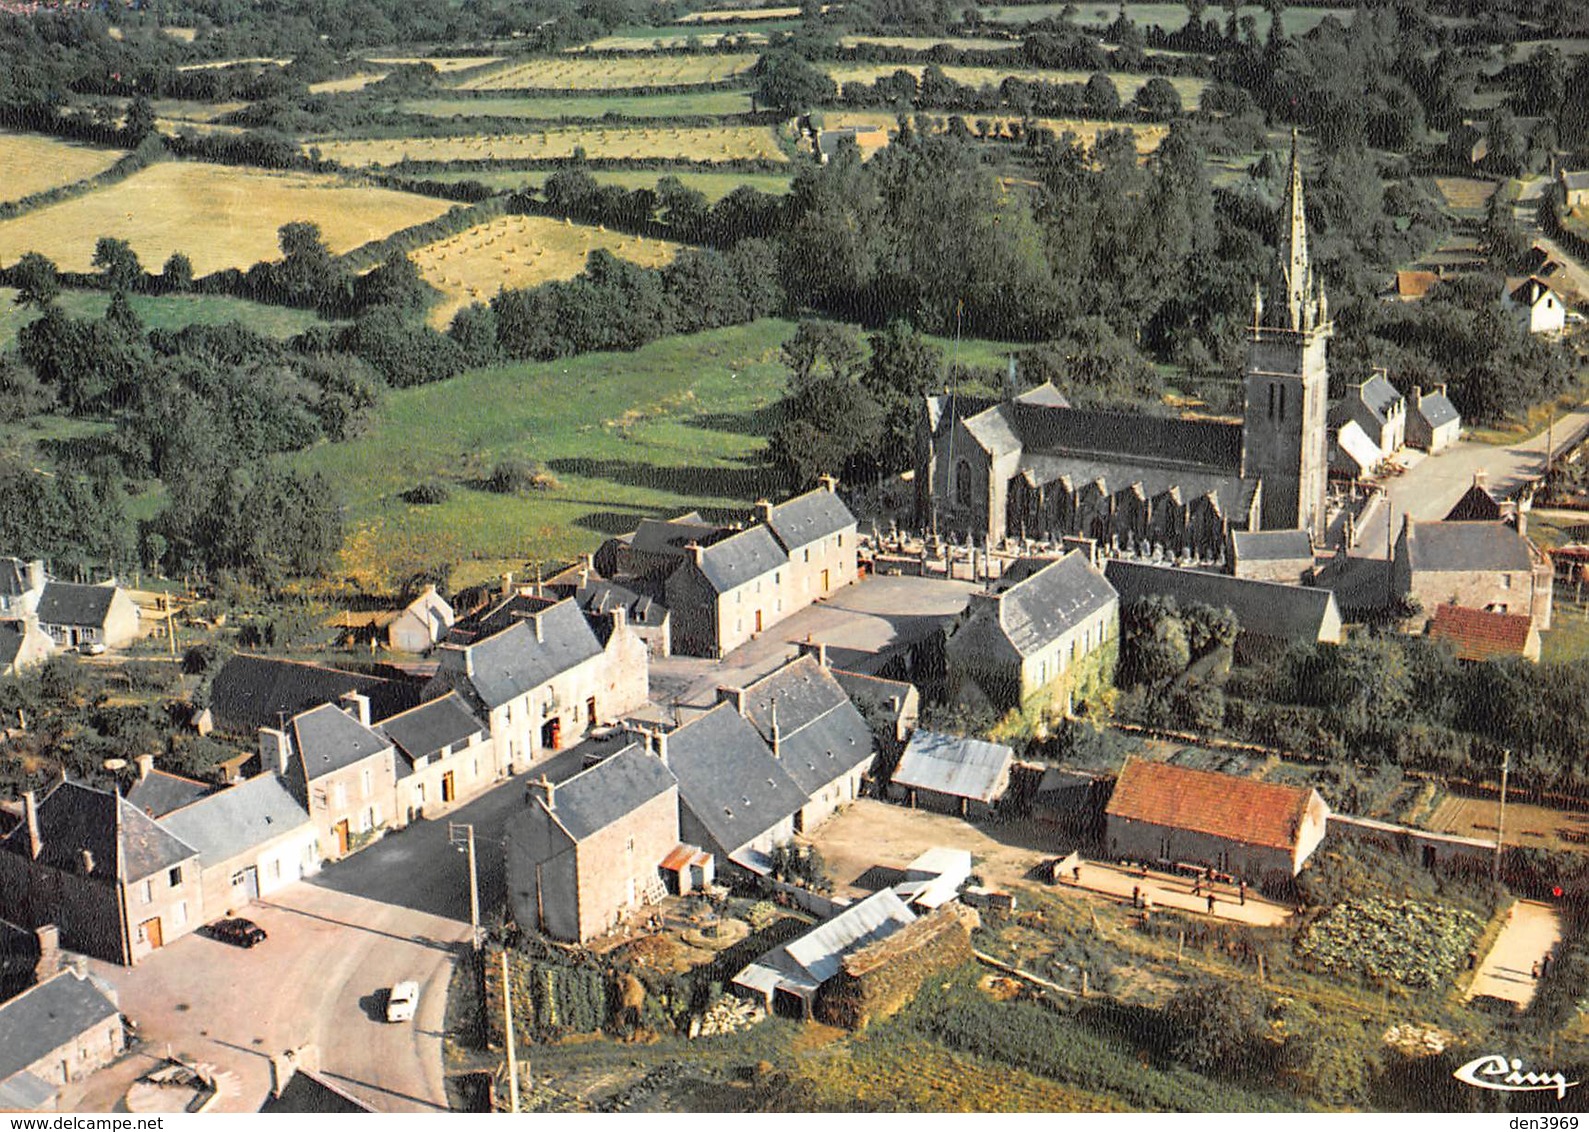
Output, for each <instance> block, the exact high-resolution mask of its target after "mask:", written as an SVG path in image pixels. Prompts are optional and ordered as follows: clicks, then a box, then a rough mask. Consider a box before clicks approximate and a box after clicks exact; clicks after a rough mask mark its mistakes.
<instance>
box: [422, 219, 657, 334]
mask: <svg viewBox="0 0 1589 1132" xmlns="http://www.w3.org/2000/svg"><path fill="white" fill-rule="evenodd" d="M596 248H605V249H607V250H608V251H610V252H612V253H613V254H614V255H617V256H621V257H622V258H624V259H627V260H631V261H633V262H635V263H638V264H641V265H642V266H644V267H660V266H662V265H663V264H665V263H668V262H670V261H671V260H672V259H673V257H674V255H676V254H677V253H678V251H679V245H678V244H674V243H669V242H667V241H665V240H646V239H642V238H641V237H639V236H631V235H627V234H625V233H622V232H608V231H606V230H605V229H602V228H594V227H591V226H590V225H587V224H566V223H563V222H560V221H557V220H551V219H548V218H546V217H540V216H504V217H501V218H499V219H497V220H493V221H491V223H489V224H481V225H478V226H477V227H474V228H469V229H467V230H465V231H463V232H459V233H457V234H456V235H454V236H449V237H448V238H447V239H445V240H440V241H437V242H436V243H434V244H427V245H426V246H425V247H422V248H419V249H417V250H415V251H413V252H411V253H410V254H409V258H410V259H412V260H413V261H414V264H415V266H416V267H418V268H419V272H420V274H421V275H423V276H424V277H425V279H426V281H428V282H429V283H430V284H431V285H432V286H433V287H435V288H436V289H437V290H439V291H440V292H441V293H442V294H443V295H444V296H446V297H445V298H444V299H443V300H442V301H441V302H440V303H439V304H438V305H437V306H436V307H434V308H432V310H431V312H430V320H431V322H432V323H433V324H434V325H436V326H438V327H441V326H446V325H447V323H448V322H449V321H451V319H452V316H453V314H454V313H455V312H456V311H457V310H458V308H459V307H464V306H467V305H469V304H470V303H472V302H489V301H490V299H491V296H492V295H495V294H496V293H497V291H498V290H499V289H500V288H503V287H508V288H516V287H533V286H535V285H536V284H538V283H545V282H547V281H548V280H552V279H571V278H573V277H574V276H575V275H578V274H579V273H580V272H581V271H583V270H584V268H585V259H586V257H587V256H589V255H590V253H591V252H592V251H594V250H595V249H596Z"/></svg>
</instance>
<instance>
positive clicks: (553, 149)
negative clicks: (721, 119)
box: [304, 126, 788, 166]
mask: <svg viewBox="0 0 1589 1132" xmlns="http://www.w3.org/2000/svg"><path fill="white" fill-rule="evenodd" d="M312 147H313V148H316V149H318V150H319V151H320V154H321V156H322V157H324V158H326V159H327V160H329V161H336V162H338V163H340V164H342V165H346V166H381V165H396V164H397V163H399V162H401V161H405V160H408V161H444V162H445V161H524V160H542V159H548V158H557V157H572V156H574V151H575V150H576V149H583V150H584V151H585V155H586V156H587V157H609V158H621V159H627V160H637V159H650V160H656V159H660V160H664V161H736V160H747V159H748V160H759V161H787V160H788V156H787V155H786V154H785V153H784V152H783V150H781V149H779V148H778V138H777V135H776V134H774V133H773V130H772V128H771V127H768V126H678V127H667V126H646V127H635V128H632V129H625V128H623V127H617V126H614V127H608V126H565V127H552V128H549V129H546V130H540V131H536V132H531V133H513V134H477V135H475V136H473V137H410V138H371V139H350V140H347V141H342V140H337V139H326V140H323V141H317V142H314V143H312ZM309 148H311V145H310V144H306V145H305V146H304V149H305V150H306V151H307V150H308V149H309Z"/></svg>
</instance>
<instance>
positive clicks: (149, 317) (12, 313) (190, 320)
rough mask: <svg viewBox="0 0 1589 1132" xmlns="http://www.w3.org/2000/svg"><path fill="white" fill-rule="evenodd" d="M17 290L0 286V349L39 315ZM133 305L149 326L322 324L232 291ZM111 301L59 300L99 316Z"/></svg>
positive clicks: (281, 330) (99, 294)
mask: <svg viewBox="0 0 1589 1132" xmlns="http://www.w3.org/2000/svg"><path fill="white" fill-rule="evenodd" d="M16 296H17V293H16V291H14V290H12V289H11V288H9V287H0V350H3V349H9V348H10V347H11V345H12V344H13V343H15V342H16V337H17V331H19V330H21V329H22V327H23V326H25V325H27V324H28V323H30V322H32V321H33V320H34V319H35V318H37V317H38V315H37V313H36V312H35V311H33V310H31V309H28V308H23V307H19V306H17V305H16V302H15V300H16ZM131 302H132V309H133V311H134V312H135V313H136V314H137V315H138V317H139V318H140V319H142V320H143V323H144V325H145V326H147V327H148V328H149V329H150V330H180V329H181V328H182V327H184V326H193V325H201V326H219V325H221V324H223V323H227V322H241V323H242V324H243V325H244V326H247V327H248V328H249V329H250V330H252V331H254V332H255V333H258V334H265V335H268V336H269V337H271V338H291V337H292V336H293V335H295V334H302V333H303V332H304V331H305V330H308V329H309V328H310V327H311V326H318V325H320V319H319V317H318V316H316V315H315V313H314V312H313V311H306V310H298V309H297V308H295V307H276V306H269V305H267V304H265V303H251V302H249V301H248V300H247V299H234V298H232V297H231V296H229V295H133V296H132V297H131ZM109 303H110V295H109V293H108V292H105V291H62V292H61V296H60V298H58V299H56V300H55V305H56V306H58V307H60V308H61V309H62V310H63V311H65V312H66V313H67V314H69V315H71V316H73V317H74V318H99V317H100V316H101V315H103V314H104V313H105V307H106V306H107V305H108V304H109Z"/></svg>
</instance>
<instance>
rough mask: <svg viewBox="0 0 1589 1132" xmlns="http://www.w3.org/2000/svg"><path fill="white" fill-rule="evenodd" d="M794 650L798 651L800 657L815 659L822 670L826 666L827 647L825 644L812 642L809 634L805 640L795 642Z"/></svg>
mask: <svg viewBox="0 0 1589 1132" xmlns="http://www.w3.org/2000/svg"><path fill="white" fill-rule="evenodd" d="M795 648H796V649H798V650H799V652H800V655H801V656H809V657H815V658H816V662H817V663H818V664H820V665H821V666H822V667H823V668H826V667H827V666H828V646H827V643H826V642H824V641H813V640H812V639H811V634H809V633H807V634H806V639H805V640H803V641H796V642H795Z"/></svg>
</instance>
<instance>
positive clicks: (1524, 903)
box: [1467, 900, 1561, 1006]
mask: <svg viewBox="0 0 1589 1132" xmlns="http://www.w3.org/2000/svg"><path fill="white" fill-rule="evenodd" d="M1560 942H1561V923H1560V921H1559V920H1558V919H1557V916H1556V910H1555V909H1554V908H1552V907H1551V906H1550V905H1548V904H1541V903H1538V902H1537V901H1534V900H1519V901H1518V902H1517V903H1516V904H1513V905H1512V911H1511V914H1510V915H1509V916H1508V917H1507V920H1506V926H1505V927H1504V928H1502V929H1501V934H1500V935H1499V936H1497V937H1496V940H1495V946H1493V947H1491V948H1490V953H1489V954H1488V955H1486V956H1485V957H1484V962H1483V964H1481V965H1480V967H1479V973H1478V974H1477V975H1476V976H1475V977H1474V979H1473V985H1472V986H1470V987H1469V988H1468V995H1467V996H1468V997H1469V998H1473V997H1474V996H1475V995H1481V994H1485V995H1490V996H1492V997H1494V998H1504V999H1506V1000H1507V1001H1508V1002H1515V1003H1517V1005H1519V1006H1527V1005H1528V1004H1529V1003H1530V1002H1532V1001H1533V999H1534V991H1535V990H1536V989H1538V986H1539V980H1538V978H1537V977H1536V976H1535V974H1534V969H1535V964H1537V963H1539V962H1540V960H1542V959H1543V958H1544V957H1545V955H1547V954H1548V953H1549V952H1550V951H1551V949H1552V948H1554V947H1555V946H1556V944H1558V943H1560Z"/></svg>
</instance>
